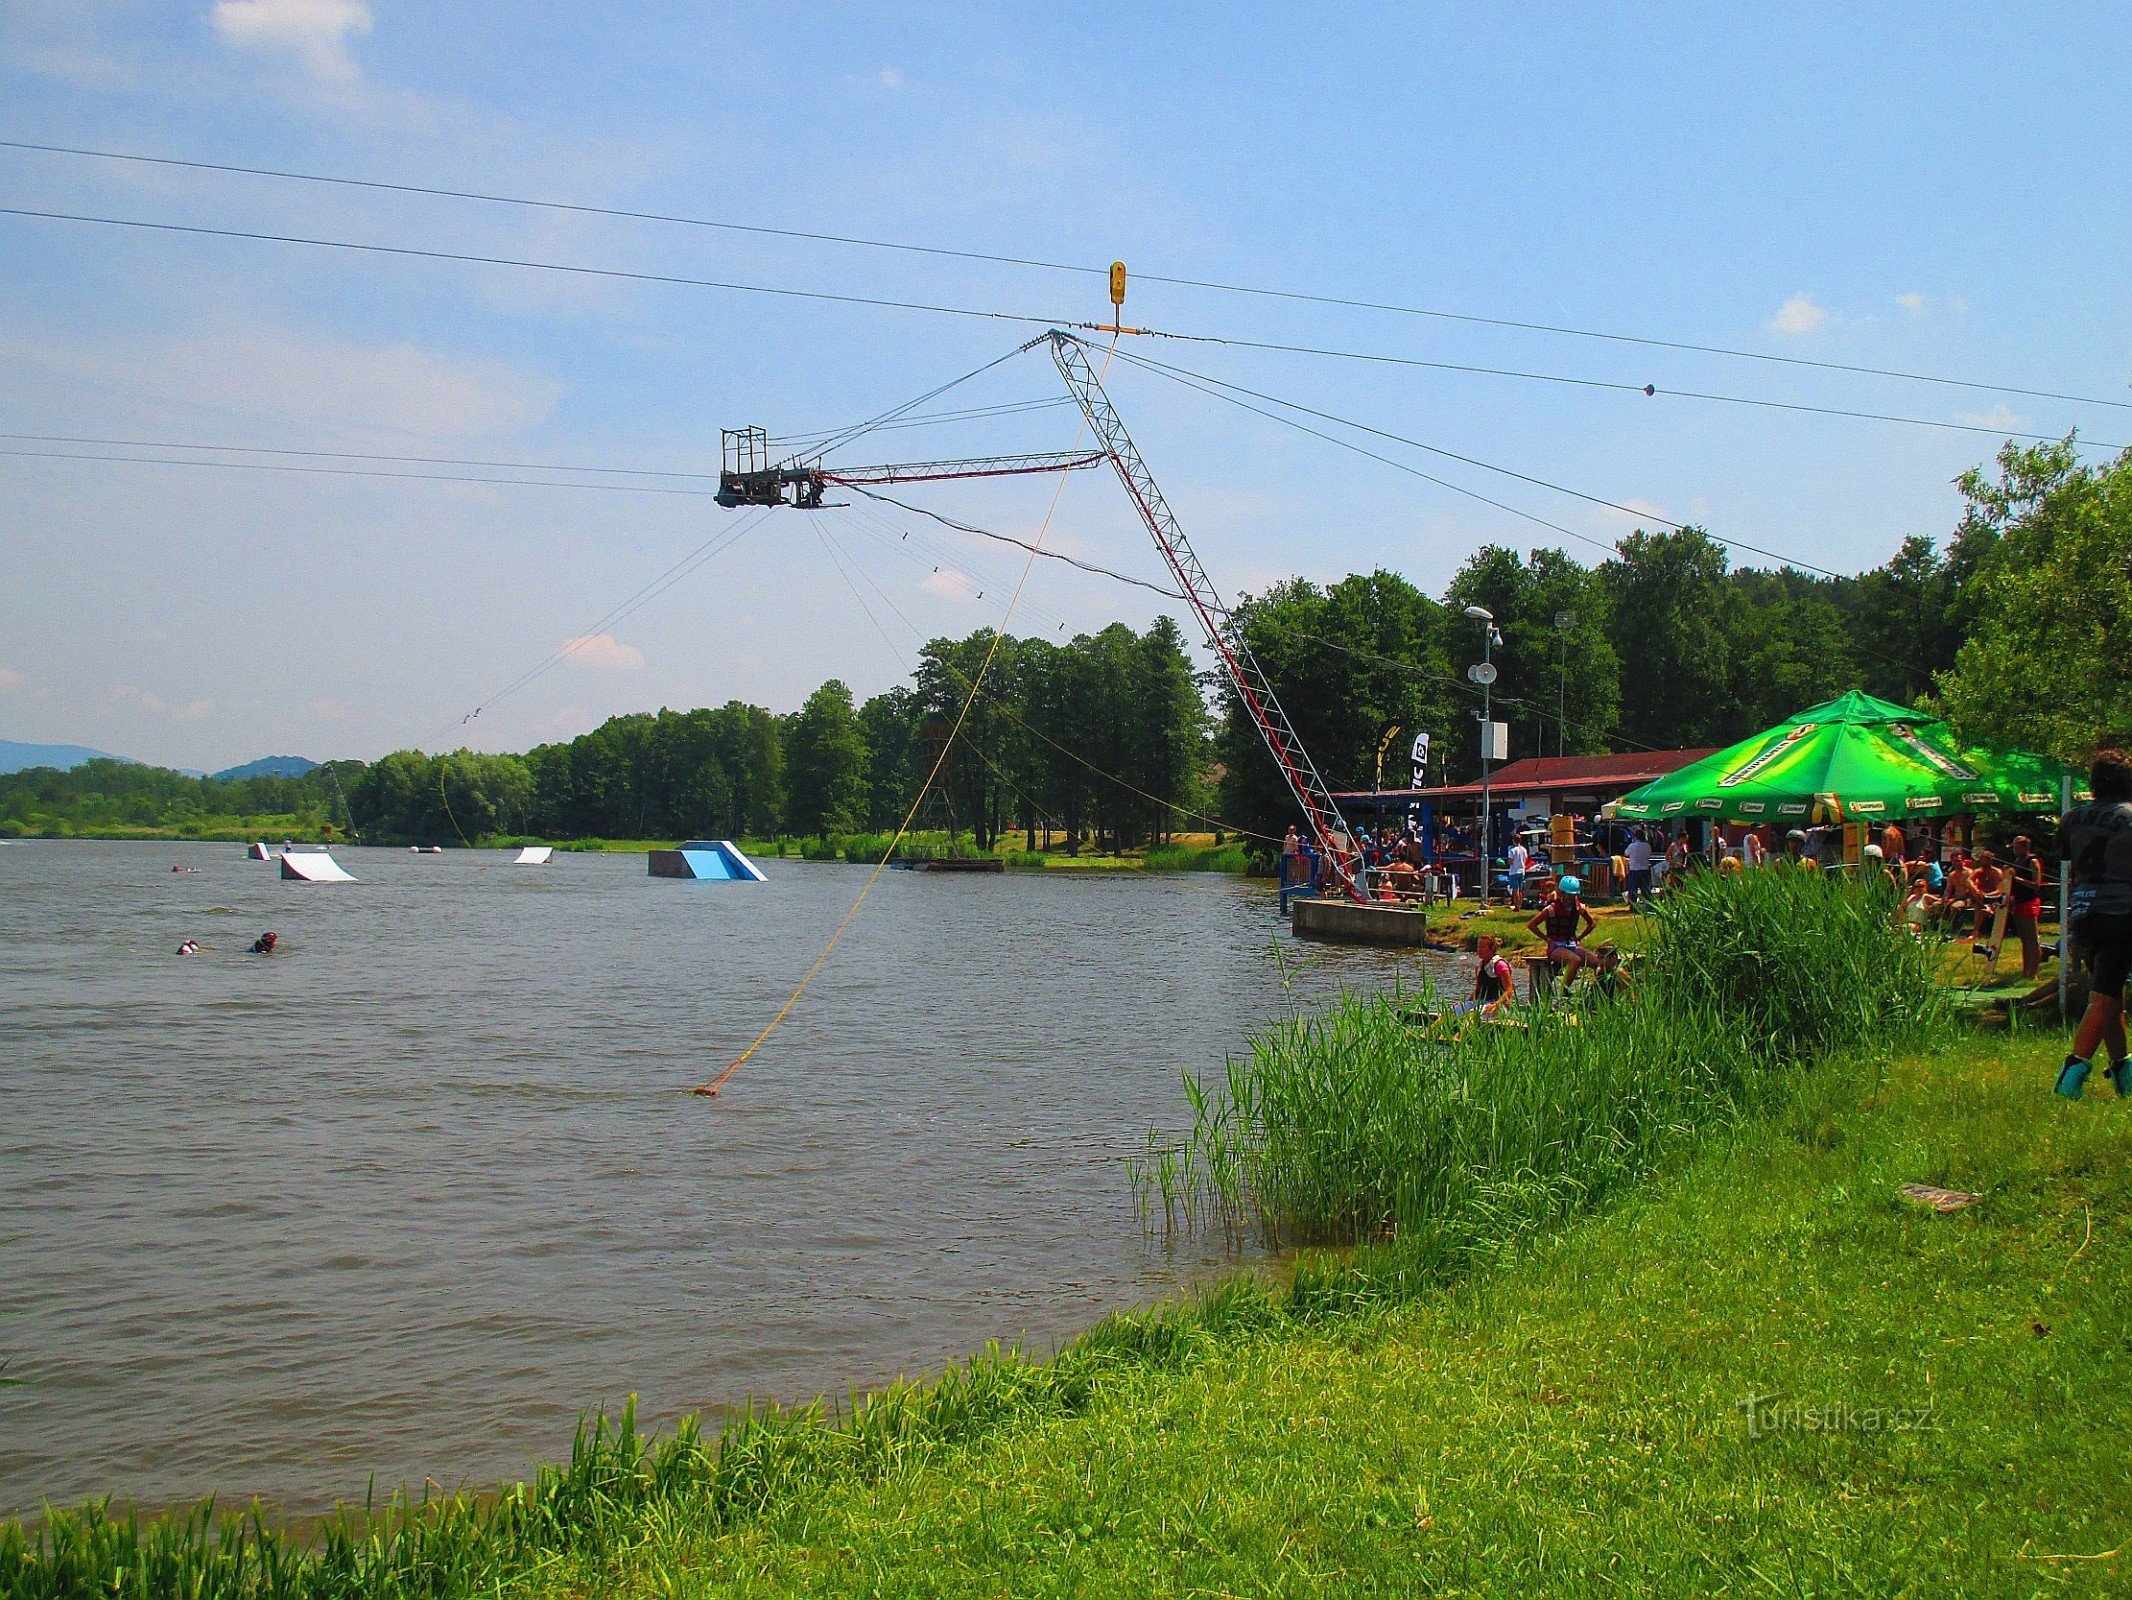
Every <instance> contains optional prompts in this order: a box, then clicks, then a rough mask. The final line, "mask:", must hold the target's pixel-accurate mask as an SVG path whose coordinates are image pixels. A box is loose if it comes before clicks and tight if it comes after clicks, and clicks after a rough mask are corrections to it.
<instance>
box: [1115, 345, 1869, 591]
mask: <svg viewBox="0 0 2132 1600" xmlns="http://www.w3.org/2000/svg"><path fill="white" fill-rule="evenodd" d="M1119 354H1120V355H1121V356H1122V357H1123V358H1124V359H1125V360H1128V361H1134V362H1139V361H1141V358H1139V357H1136V356H1133V355H1130V354H1128V353H1126V352H1124V351H1120V352H1119ZM1149 370H1151V371H1154V372H1156V373H1157V375H1158V376H1161V377H1165V378H1168V379H1169V380H1170V381H1171V382H1172V383H1175V384H1178V385H1180V386H1181V387H1183V388H1187V389H1193V390H1196V391H1197V392H1198V393H1200V394H1204V395H1207V396H1208V397H1210V398H1212V399H1215V400H1221V401H1225V402H1226V403H1228V404H1229V405H1232V406H1236V407H1238V408H1239V409H1241V410H1244V411H1248V412H1250V413H1252V415H1254V416H1260V417H1264V418H1266V420H1267V421H1269V422H1277V423H1279V424H1281V425H1282V426H1283V427H1287V428H1293V429H1295V430H1296V431H1297V432H1298V433H1307V434H1309V435H1310V436H1311V437H1312V438H1313V439H1322V440H1324V441H1325V442H1326V443H1327V444H1331V445H1337V446H1338V447H1339V448H1340V449H1342V450H1348V451H1352V452H1353V453H1354V454H1356V455H1359V456H1367V457H1368V458H1369V459H1370V460H1372V461H1378V462H1382V463H1383V464H1384V465H1385V466H1388V467H1390V468H1392V469H1393V470H1394V471H1397V472H1404V473H1406V474H1408V475H1409V476H1411V477H1416V478H1420V479H1422V480H1423V481H1424V482H1427V483H1433V484H1436V485H1437V486H1438V487H1439V488H1444V489H1449V490H1450V491H1451V492H1452V493H1453V494H1458V495H1463V496H1465V497H1466V498H1467V499H1469V500H1477V501H1479V502H1480V503H1481V504H1482V505H1486V506H1493V507H1495V508H1496V509H1497V510H1498V511H1505V512H1508V513H1509V514H1510V515H1511V516H1513V517H1519V518H1522V519H1523V520H1524V521H1526V522H1530V523H1533V524H1535V525H1536V526H1538V527H1542V528H1548V529H1551V530H1552V531H1554V532H1556V533H1559V534H1562V535H1564V536H1565V537H1567V538H1571V539H1575V540H1577V541H1579V542H1580V543H1583V544H1588V545H1590V546H1592V547H1593V548H1594V549H1597V550H1605V551H1607V552H1608V553H1610V554H1613V553H1617V547H1616V546H1615V545H1611V544H1608V543H1607V542H1606V541H1605V540H1603V539H1595V538H1593V537H1592V536H1591V535H1590V534H1588V533H1579V532H1578V531H1577V530H1576V529H1575V528H1571V527H1566V526H1564V525H1563V524H1562V523H1559V522H1556V521H1553V520H1552V519H1550V518H1547V517H1543V516H1541V515H1539V514H1538V513H1537V512H1533V511H1527V510H1525V509H1524V508H1523V507H1522V506H1514V505H1511V504H1510V503H1509V502H1507V501H1503V500H1497V499H1495V498H1494V497H1493V496H1491V495H1485V494H1482V493H1480V491H1478V490H1476V489H1469V488H1467V487H1466V486H1465V485H1464V484H1461V483H1454V482H1452V481H1451V480H1450V479H1449V478H1440V477H1438V476H1437V475H1436V474H1434V473H1432V472H1424V471H1422V470H1421V469H1420V468H1419V467H1416V466H1413V465H1411V464H1409V463H1408V462H1404V461H1401V460H1398V459H1397V458H1396V457H1393V456H1388V455H1385V454H1383V453H1382V452H1380V451H1376V450H1372V449H1370V448H1368V447H1367V446H1366V445H1359V444H1356V443H1355V442H1354V441H1353V440H1351V439H1342V438H1340V437H1339V436H1338V435H1337V434H1331V433H1326V432H1324V431H1323V430H1322V429H1318V428H1312V427H1309V426H1307V425H1305V424H1303V423H1300V422H1298V421H1296V420H1295V419H1294V418H1293V417H1284V416H1282V415H1281V414H1280V413H1278V412H1275V411H1268V410H1266V409H1265V408H1264V407H1261V406H1255V405H1253V404H1251V403H1250V402H1249V401H1247V400H1240V399H1238V398H1237V397H1236V396H1235V395H1232V394H1225V393H1223V392H1222V390H1220V389H1217V388H1214V387H1212V386H1211V385H1205V386H1203V385H1201V384H1199V383H1197V382H1195V381H1192V380H1189V379H1186V378H1183V377H1180V376H1178V374H1179V373H1180V372H1181V371H1182V370H1183V369H1182V368H1170V369H1167V370H1165V369H1164V368H1163V367H1161V366H1159V365H1158V366H1150V368H1149ZM1276 403H1277V404H1278V403H1281V402H1276ZM1295 409H1297V410H1305V411H1307V410H1309V408H1308V407H1303V406H1298V407H1295ZM1313 414H1315V415H1323V413H1313ZM1370 431H1373V432H1374V431H1376V430H1370ZM1385 437H1397V436H1396V435H1386V436H1385ZM1401 442H1402V443H1405V442H1408V441H1405V440H1401ZM1420 448H1422V449H1428V448H1429V447H1428V446H1426V445H1422V446H1420ZM1459 459H1461V460H1465V459H1468V458H1466V457H1460V458H1459ZM1475 464H1476V465H1485V463H1478V462H1476V463H1475ZM1489 470H1491V471H1500V472H1505V473H1508V474H1509V476H1512V477H1522V476H1523V474H1521V473H1512V472H1510V471H1509V469H1508V468H1494V467H1491V468H1490V469H1489ZM1526 481H1527V482H1533V483H1544V482H1545V480H1542V479H1527V480H1526ZM1546 487H1548V488H1552V489H1560V491H1561V492H1562V493H1564V494H1571V495H1576V496H1577V498H1579V499H1583V500H1592V501H1594V502H1595V503H1597V504H1599V505H1607V506H1611V505H1613V504H1614V502H1613V501H1610V500H1599V499H1598V498H1597V497H1596V496H1593V495H1587V494H1583V493H1581V492H1580V491H1578V490H1574V489H1569V488H1564V487H1563V486H1561V485H1558V484H1552V483H1549V484H1546ZM1621 509H1625V510H1626V509H1629V508H1626V507H1623V508H1621ZM1632 514H1633V515H1636V516H1642V517H1645V518H1646V520H1648V521H1652V522H1657V523H1661V524H1663V525H1665V526H1667V527H1670V528H1674V529H1676V530H1677V529H1680V528H1682V527H1684V526H1686V525H1685V524H1682V523H1676V522H1672V521H1670V520H1668V519H1667V518H1665V517H1659V516H1652V515H1650V514H1649V513H1645V512H1632ZM1705 532H1706V533H1708V530H1705ZM1708 537H1709V538H1711V539H1713V540H1715V541H1716V542H1717V543H1719V544H1722V545H1727V546H1729V547H1731V548H1733V549H1738V550H1748V551H1752V552H1753V553H1754V554H1755V555H1758V556H1767V557H1768V558H1769V559H1770V560H1772V561H1780V562H1782V563H1784V564H1785V565H1786V566H1792V567H1797V568H1799V569H1800V570H1802V571H1806V572H1812V573H1816V574H1818V575H1819V576H1821V577H1824V578H1840V577H1843V576H1845V574H1843V573H1840V572H1832V571H1830V570H1829V569H1827V568H1826V567H1817V566H1815V565H1813V564H1812V563H1811V562H1807V561H1801V560H1798V559H1796V558H1794V557H1791V556H1786V555H1780V554H1778V553H1777V552H1776V551H1774V550H1764V549H1763V548H1762V547H1761V546H1759V545H1752V544H1749V543H1747V542H1746V541H1745V540H1744V539H1728V538H1726V537H1725V536H1724V535H1722V534H1715V533H1708Z"/></svg>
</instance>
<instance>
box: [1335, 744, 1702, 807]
mask: <svg viewBox="0 0 2132 1600" xmlns="http://www.w3.org/2000/svg"><path fill="white" fill-rule="evenodd" d="M1715 754H1717V749H1716V747H1712V748H1711V749H1708V750H1629V751H1623V752H1620V753H1618V754H1614V755H1603V756H1527V757H1526V758H1525V759H1524V760H1522V761H1513V762H1511V763H1510V764H1509V765H1508V766H1503V767H1498V768H1497V769H1496V771H1495V776H1494V778H1493V780H1492V781H1491V782H1490V783H1489V785H1488V787H1489V789H1490V790H1491V791H1492V792H1493V793H1495V794H1498V795H1526V794H1551V793H1553V792H1554V791H1556V790H1560V789H1591V790H1600V789H1605V790H1612V791H1616V792H1619V793H1621V794H1626V793H1628V792H1629V790H1631V789H1636V788H1641V787H1642V786H1643V785H1644V784H1647V783H1649V782H1650V781H1651V780H1652V779H1653V778H1663V777H1664V776H1665V775H1666V774H1667V773H1669V772H1678V771H1679V770H1680V769H1681V768H1682V767H1685V766H1687V765H1688V764H1689V763H1690V762H1694V761H1700V760H1702V759H1703V757H1704V756H1709V755H1715ZM1480 793H1481V786H1480V785H1479V784H1477V783H1457V784H1452V785H1451V786H1450V787H1449V788H1444V789H1383V790H1376V789H1354V790H1350V791H1348V792H1347V793H1345V794H1336V795H1334V796H1333V798H1334V799H1335V800H1368V799H1371V798H1374V797H1377V796H1380V795H1381V796H1382V797H1383V798H1385V799H1388V800H1389V799H1405V800H1465V799H1475V800H1477V799H1479V798H1480Z"/></svg>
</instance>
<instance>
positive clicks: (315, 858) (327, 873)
mask: <svg viewBox="0 0 2132 1600" xmlns="http://www.w3.org/2000/svg"><path fill="white" fill-rule="evenodd" d="M281 875H282V876H283V877H284V878H288V879H290V880H291V881H293V882H296V883H354V882H355V881H356V878H355V874H354V873H352V872H350V871H349V870H348V869H347V868H346V867H344V866H342V865H341V864H340V863H339V862H338V861H335V860H334V859H333V857H331V856H330V855H328V854H327V853H326V852H325V851H323V850H284V851H282V853H281Z"/></svg>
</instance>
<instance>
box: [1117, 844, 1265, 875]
mask: <svg viewBox="0 0 2132 1600" xmlns="http://www.w3.org/2000/svg"><path fill="white" fill-rule="evenodd" d="M1141 860H1142V862H1143V863H1144V864H1145V866H1146V867H1147V870H1148V871H1150V872H1243V871H1245V870H1246V869H1247V868H1248V867H1249V866H1250V862H1249V861H1248V860H1247V859H1246V853H1245V850H1244V847H1243V846H1242V845H1240V844H1221V845H1192V844H1151V845H1149V846H1148V847H1147V851H1146V853H1145V854H1144V855H1143V856H1142V857H1141Z"/></svg>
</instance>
